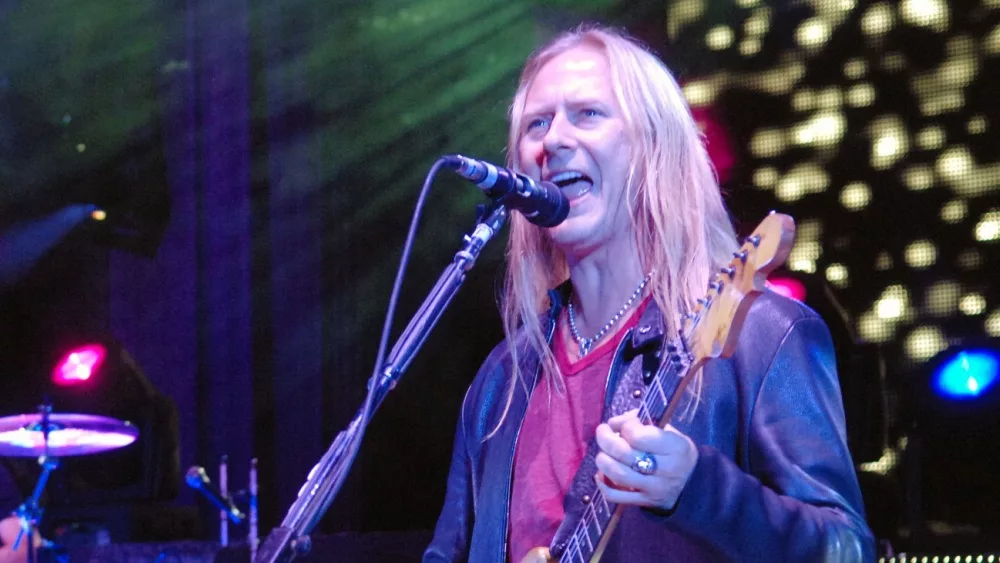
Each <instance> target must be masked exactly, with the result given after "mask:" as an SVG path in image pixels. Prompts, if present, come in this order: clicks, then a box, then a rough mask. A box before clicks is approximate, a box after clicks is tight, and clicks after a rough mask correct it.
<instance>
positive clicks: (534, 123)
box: [524, 117, 548, 131]
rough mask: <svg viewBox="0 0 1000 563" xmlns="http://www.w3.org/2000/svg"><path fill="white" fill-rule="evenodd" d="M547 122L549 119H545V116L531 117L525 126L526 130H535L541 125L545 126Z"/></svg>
mask: <svg viewBox="0 0 1000 563" xmlns="http://www.w3.org/2000/svg"><path fill="white" fill-rule="evenodd" d="M546 123H548V121H547V120H545V119H543V118H541V117H536V118H534V119H529V120H528V124H527V125H526V126H525V127H524V130H525V131H534V130H536V129H538V128H540V127H545V125H546Z"/></svg>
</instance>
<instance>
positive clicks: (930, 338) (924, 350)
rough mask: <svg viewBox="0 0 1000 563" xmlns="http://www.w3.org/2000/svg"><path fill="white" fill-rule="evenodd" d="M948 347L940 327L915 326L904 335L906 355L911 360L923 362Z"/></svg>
mask: <svg viewBox="0 0 1000 563" xmlns="http://www.w3.org/2000/svg"><path fill="white" fill-rule="evenodd" d="M947 347H948V341H947V340H945V337H944V334H942V333H941V329H940V328H938V327H936V326H921V327H917V328H915V329H914V330H913V332H911V333H910V334H909V335H908V336H907V337H906V344H905V345H904V348H905V349H906V355H907V356H909V357H910V359H912V360H916V361H918V362H923V361H926V360H929V359H931V358H933V357H934V355H935V354H937V353H938V352H940V351H941V350H944V349H945V348H947Z"/></svg>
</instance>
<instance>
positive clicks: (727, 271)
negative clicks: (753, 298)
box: [721, 266, 736, 279]
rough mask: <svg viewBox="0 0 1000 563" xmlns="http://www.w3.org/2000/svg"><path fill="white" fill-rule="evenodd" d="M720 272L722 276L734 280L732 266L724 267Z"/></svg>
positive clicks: (734, 275)
mask: <svg viewBox="0 0 1000 563" xmlns="http://www.w3.org/2000/svg"><path fill="white" fill-rule="evenodd" d="M721 271H722V273H723V274H726V275H727V276H729V279H734V278H735V277H736V268H734V267H732V266H726V267H725V268H723V269H722V270H721Z"/></svg>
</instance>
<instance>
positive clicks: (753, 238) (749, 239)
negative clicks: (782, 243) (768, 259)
mask: <svg viewBox="0 0 1000 563" xmlns="http://www.w3.org/2000/svg"><path fill="white" fill-rule="evenodd" d="M746 242H749V243H750V244H752V245H753V246H754V248H757V247H758V246H760V235H753V236H751V237H747V240H746Z"/></svg>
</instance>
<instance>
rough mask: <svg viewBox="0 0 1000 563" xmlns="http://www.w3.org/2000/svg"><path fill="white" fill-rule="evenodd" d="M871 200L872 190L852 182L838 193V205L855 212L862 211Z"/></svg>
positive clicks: (865, 185)
mask: <svg viewBox="0 0 1000 563" xmlns="http://www.w3.org/2000/svg"><path fill="white" fill-rule="evenodd" d="M871 200H872V190H871V188H869V187H868V185H867V184H863V183H861V182H852V183H850V184H847V185H846V186H844V189H843V190H841V191H840V204H841V205H843V206H844V207H845V208H846V209H849V210H851V211H857V210H859V209H864V208H865V207H867V206H868V204H869V203H870V202H871Z"/></svg>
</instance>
